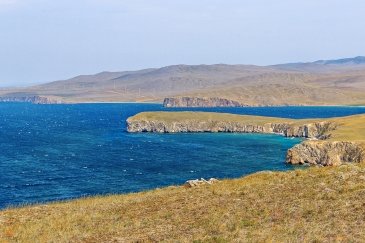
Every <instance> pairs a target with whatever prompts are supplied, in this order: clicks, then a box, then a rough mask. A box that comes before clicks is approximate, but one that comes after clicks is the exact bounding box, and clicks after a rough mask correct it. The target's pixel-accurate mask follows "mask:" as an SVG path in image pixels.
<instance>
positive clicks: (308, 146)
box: [127, 112, 365, 166]
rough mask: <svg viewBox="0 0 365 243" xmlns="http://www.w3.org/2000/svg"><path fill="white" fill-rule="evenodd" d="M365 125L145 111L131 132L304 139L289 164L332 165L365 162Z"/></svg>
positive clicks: (344, 120) (131, 123)
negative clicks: (268, 135) (278, 135)
mask: <svg viewBox="0 0 365 243" xmlns="http://www.w3.org/2000/svg"><path fill="white" fill-rule="evenodd" d="M362 122H364V123H362ZM362 124H365V115H354V116H347V117H338V118H327V119H284V118H274V117H260V116H247V115H232V114H227V113H214V112H143V113H140V114H137V115H135V116H133V117H130V118H128V119H127V130H128V132H132V133H139V132H153V133H181V132H188V133H190V132H197V133H202V132H203V133H204V132H212V133H216V132H228V133H269V134H270V133H271V134H282V135H284V136H286V137H303V138H306V139H307V140H306V141H304V142H302V143H301V144H298V145H296V146H294V147H293V148H291V149H289V150H288V152H287V157H286V162H287V163H289V164H301V165H302V164H309V165H320V166H328V165H341V164H344V163H348V162H358V163H359V162H363V161H365V133H364V132H363V128H364V127H363V126H364V125H362ZM349 129H351V130H352V132H349V131H348V130H349Z"/></svg>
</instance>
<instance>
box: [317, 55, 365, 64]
mask: <svg viewBox="0 0 365 243" xmlns="http://www.w3.org/2000/svg"><path fill="white" fill-rule="evenodd" d="M313 63H314V64H322V65H333V64H335V65H343V64H350V65H351V64H365V56H358V57H353V58H342V59H337V60H319V61H315V62H313Z"/></svg>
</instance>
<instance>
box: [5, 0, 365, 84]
mask: <svg viewBox="0 0 365 243" xmlns="http://www.w3.org/2000/svg"><path fill="white" fill-rule="evenodd" d="M364 10H365V1H364V0H346V1H345V0H60V1H52V0H0V86H4V85H23V84H29V83H39V82H45V81H52V80H58V79H64V78H70V77H72V76H75V75H78V74H93V73H97V72H100V71H104V70H108V71H122V70H134V69H141V68H148V67H160V66H165V65H171V64H213V63H228V64H238V63H239V64H259V65H266V64H276V63H285V62H295V61H311V60H317V59H331V58H339V57H351V56H357V55H365V31H364V27H365V26H364V25H365V14H364Z"/></svg>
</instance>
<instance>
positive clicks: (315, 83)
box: [0, 57, 365, 106]
mask: <svg viewBox="0 0 365 243" xmlns="http://www.w3.org/2000/svg"><path fill="white" fill-rule="evenodd" d="M0 96H1V97H0V99H2V100H3V101H6V100H7V99H9V98H13V100H14V98H15V99H16V98H19V99H20V98H22V97H23V98H24V97H29V96H40V97H46V98H49V100H51V101H59V102H66V103H75V102H76V103H79V102H80V103H83V102H126V101H131V102H136V101H137V102H162V101H163V99H164V98H165V97H183V96H184V97H192V96H194V97H220V98H226V99H230V100H235V101H238V102H241V103H243V104H245V105H250V106H262V105H264V106H266V105H364V104H365V57H355V58H345V59H338V60H321V61H316V62H311V63H289V64H279V65H272V66H254V65H225V64H216V65H174V66H167V67H163V68H158V69H144V70H139V71H125V72H102V73H98V74H95V75H82V76H77V77H75V78H72V79H68V80H60V81H54V82H50V83H46V84H42V85H37V86H31V87H27V88H17V89H15V88H14V89H3V90H0Z"/></svg>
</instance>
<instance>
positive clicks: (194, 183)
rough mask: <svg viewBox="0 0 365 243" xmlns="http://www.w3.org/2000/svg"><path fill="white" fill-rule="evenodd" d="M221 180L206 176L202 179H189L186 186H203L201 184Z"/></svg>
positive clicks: (209, 183)
mask: <svg viewBox="0 0 365 243" xmlns="http://www.w3.org/2000/svg"><path fill="white" fill-rule="evenodd" d="M217 182H219V180H217V179H215V178H210V179H209V180H205V179H204V178H201V179H200V180H199V179H197V180H189V181H187V182H185V184H184V187H187V188H191V187H196V186H201V185H212V184H214V183H217Z"/></svg>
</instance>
